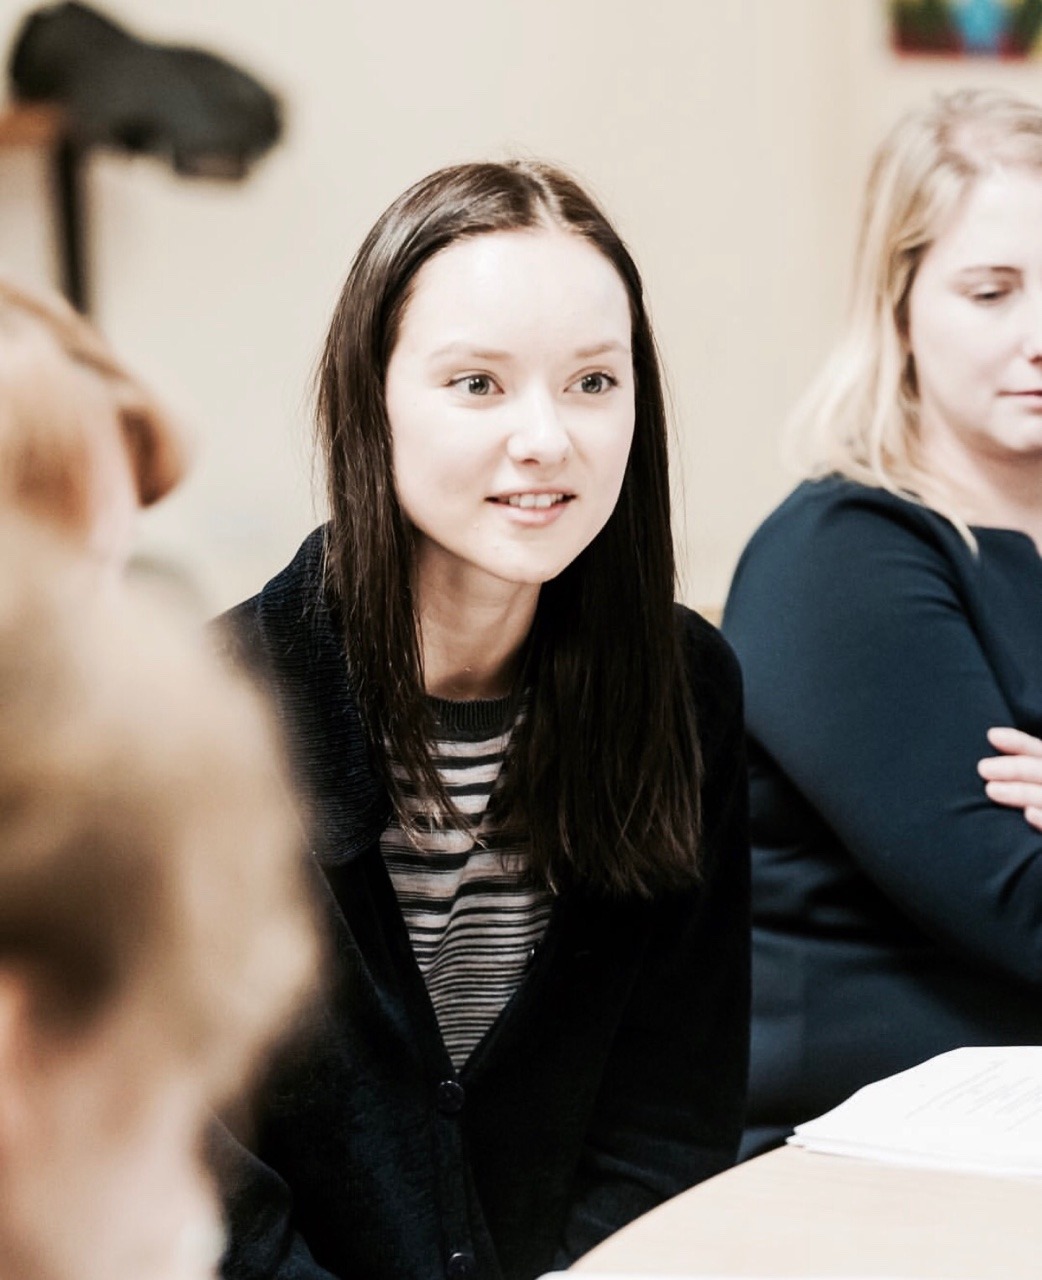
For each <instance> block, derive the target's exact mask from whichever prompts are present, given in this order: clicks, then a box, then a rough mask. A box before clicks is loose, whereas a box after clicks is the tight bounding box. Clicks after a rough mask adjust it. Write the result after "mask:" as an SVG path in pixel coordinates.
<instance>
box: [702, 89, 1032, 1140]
mask: <svg viewBox="0 0 1042 1280" xmlns="http://www.w3.org/2000/svg"><path fill="white" fill-rule="evenodd" d="M800 416H801V418H802V420H803V422H804V423H805V426H806V432H805V437H804V438H805V439H806V440H808V441H809V442H810V451H811V459H812V465H811V478H810V479H809V480H807V481H806V482H805V483H803V484H802V485H801V486H800V487H799V488H798V489H797V490H796V491H795V492H794V493H793V494H792V495H791V496H790V497H789V498H788V499H787V500H786V501H785V502H784V503H783V504H782V505H781V507H779V508H778V510H777V511H775V512H774V513H773V514H772V515H771V516H770V517H769V518H768V519H767V521H766V522H765V523H764V525H763V526H762V527H761V528H760V530H759V531H758V532H757V533H756V534H755V535H754V537H753V539H752V541H751V542H750V544H749V546H748V547H747V549H746V551H745V553H744V555H743V557H742V559H741V562H740V564H739V567H738V570H737V573H736V575H735V579H734V583H733V586H732V590H731V595H730V598H729V600H728V604H727V609H726V612H725V620H724V630H725V633H726V635H727V636H728V638H729V639H730V641H731V643H732V644H733V645H734V647H735V650H736V651H737V653H738V656H739V659H740V661H741V663H742V666H743V668H744V673H745V680H746V700H747V725H748V733H749V742H750V749H751V760H750V765H751V773H752V791H751V795H752V823H753V826H752V835H753V844H754V879H755V889H754V894H755V907H754V915H755V940H754V950H755V960H754V1015H753V1049H752V1080H751V1104H750V1116H749V1128H748V1129H747V1132H746V1136H745V1143H744V1151H745V1153H746V1154H751V1153H753V1152H755V1151H757V1150H760V1149H763V1148H764V1147H766V1146H769V1145H771V1144H773V1143H774V1142H776V1141H779V1140H780V1139H781V1138H782V1137H783V1135H784V1134H785V1133H787V1132H788V1131H789V1130H790V1129H791V1128H792V1126H793V1125H794V1124H796V1123H798V1122H799V1121H801V1120H805V1119H807V1118H808V1117H810V1116H812V1115H813V1114H815V1113H818V1112H820V1111H822V1110H824V1109H826V1108H828V1107H830V1106H832V1105H833V1104H835V1103H837V1102H839V1101H840V1100H841V1099H842V1098H843V1097H845V1096H846V1095H848V1094H849V1093H850V1092H852V1091H853V1090H854V1089H856V1088H858V1087H859V1086H861V1085H863V1084H865V1083H867V1082H868V1081H870V1080H872V1079H875V1078H878V1077H880V1076H884V1075H887V1074H889V1073H891V1072H894V1071H899V1070H901V1069H903V1068H906V1067H910V1066H912V1065H913V1064H914V1063H917V1062H920V1061H922V1060H923V1059H925V1058H928V1057H930V1056H932V1055H934V1054H937V1053H940V1052H943V1051H944V1050H947V1049H951V1048H953V1047H956V1046H959V1045H966V1044H988V1043H1036V1042H1042V833H1040V827H1042V820H1040V808H1042V785H1040V783H1042V767H1040V766H1042V759H1040V753H1042V743H1040V742H1039V740H1038V738H1039V735H1040V734H1042V557H1040V554H1039V548H1040V547H1042V110H1040V109H1039V108H1038V107H1036V106H1034V105H1031V104H1029V103H1026V102H1022V101H1019V100H1017V99H1014V98H1011V97H1007V96H1002V95H998V94H995V93H978V92H963V93H958V94H954V95H952V96H949V97H946V98H941V99H939V100H938V101H937V102H936V103H935V104H934V105H932V106H931V107H929V108H928V109H926V110H923V111H919V112H916V113H914V114H912V115H910V116H909V117H908V118H906V119H905V120H903V121H902V122H901V123H900V124H899V125H898V126H897V128H896V129H895V130H894V132H893V133H892V134H891V136H890V137H889V138H888V139H887V140H886V142H885V143H884V144H883V147H882V149H881V150H880V152H879V154H878V157H877V159H876V161H875V165H874V168H873V170H872V174H871V178H870V181H869V186H868V192H867V200H866V207H865V214H864V221H863V227H862V234H861V242H860V247H859V253H858V261H857V269H856V273H855V280H854V293H853V304H852V308H851V312H850V318H849V321H848V325H847V330H846V334H845V336H844V339H843V341H842V343H841V345H840V346H839V348H838V351H837V353H836V355H835V357H834V358H833V359H832V361H831V362H830V363H829V364H828V366H827V368H826V369H825V371H824V373H823V375H822V377H821V379H820V381H819V382H818V383H817V385H816V386H815V387H814V388H813V390H812V391H811V393H810V395H809V396H808V399H807V400H806V402H805V404H804V406H803V410H802V413H801V415H800ZM989 741H990V743H991V747H992V748H993V749H995V750H997V751H998V752H999V755H998V756H996V757H991V758H989V759H987V760H984V761H982V760H981V757H982V756H983V755H986V754H987V753H988V751H989ZM981 775H983V777H984V779H987V780H988V782H987V789H985V783H984V782H983V781H982V776H981Z"/></svg>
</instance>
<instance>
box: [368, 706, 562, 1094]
mask: <svg viewBox="0 0 1042 1280" xmlns="http://www.w3.org/2000/svg"><path fill="white" fill-rule="evenodd" d="M430 701H431V705H432V706H433V708H434V712H435V716H436V722H437V737H436V739H435V741H434V744H433V758H434V763H435V767H436V768H437V770H438V774H439V776H440V777H441V779H442V781H443V782H444V783H445V788H446V790H447V791H448V793H449V795H450V796H451V797H452V800H453V802H454V803H455V805H456V807H457V808H458V809H459V811H460V813H461V814H462V815H463V817H464V819H465V825H463V826H462V827H461V825H460V824H459V823H458V822H455V821H449V822H447V821H445V820H444V817H443V816H439V815H431V814H430V813H425V812H424V811H423V808H422V806H421V804H420V803H419V801H418V799H417V798H416V796H415V793H414V792H413V791H412V789H411V788H410V786H409V784H408V783H407V782H405V781H404V774H403V772H402V770H401V768H400V767H399V766H398V765H397V764H396V763H395V762H394V761H393V760H392V762H391V768H392V770H393V772H394V775H395V777H396V778H397V779H399V781H400V782H401V784H402V786H403V791H404V797H405V806H406V809H407V810H408V812H409V813H410V815H412V817H413V821H414V828H413V830H412V831H411V832H409V833H408V834H407V833H406V832H404V831H403V830H402V828H401V826H400V825H399V824H398V822H397V820H392V822H391V824H390V826H388V827H387V829H386V830H385V831H384V833H383V835H382V836H381V838H380V845H381V848H382V850H383V855H384V859H385V862H386V864H387V870H388V873H389V875H390V877H391V883H392V884H393V885H394V889H395V892H396V894H397V895H398V904H399V906H400V907H401V911H402V915H403V917H404V918H405V923H406V926H407V927H408V930H409V938H410V941H411V942H412V949H413V954H414V955H415V957H416V963H417V964H418V965H419V968H420V972H421V973H422V974H423V979H424V982H425V983H426V984H427V991H428V994H429V995H430V998H431V1003H432V1004H433V1006H434V1012H435V1014H436V1015H437V1019H438V1026H439V1027H440V1028H441V1034H442V1039H443V1040H444V1042H445V1047H446V1049H447V1050H448V1052H449V1057H450V1058H451V1059H452V1063H453V1065H454V1066H455V1068H456V1069H457V1071H458V1070H459V1069H460V1068H461V1067H462V1065H463V1064H464V1062H466V1060H467V1058H468V1057H469V1056H470V1054H471V1053H472V1051H473V1050H474V1048H475V1046H476V1045H477V1043H478V1041H479V1040H480V1039H481V1038H482V1036H483V1035H484V1034H485V1032H486V1031H487V1030H488V1029H489V1027H491V1026H492V1024H493V1022H494V1021H495V1020H496V1018H497V1016H498V1015H499V1013H500V1011H501V1010H502V1008H503V1007H504V1005H505V1004H506V1003H507V1001H508V1000H509V999H510V997H511V996H512V995H513V994H514V992H515V991H516V990H517V988H518V987H519V986H520V985H521V979H522V978H523V976H524V972H525V968H526V966H527V964H528V962H529V959H530V956H531V952H532V950H533V948H534V947H535V946H536V944H537V943H538V942H539V940H540V938H541V937H542V936H543V932H544V931H545V929H546V924H547V920H548V919H549V916H550V905H551V898H550V895H549V894H548V893H547V892H546V891H545V890H542V889H537V888H534V887H533V886H531V885H530V884H528V883H526V881H525V875H524V871H525V851H524V849H523V848H521V847H519V846H517V845H514V846H511V845H509V844H508V843H507V842H506V841H505V840H503V839H501V838H499V837H498V836H497V834H496V832H495V831H494V830H492V829H490V828H489V827H488V826H487V824H485V821H484V820H485V814H486V810H487V808H488V801H489V796H490V794H491V792H492V789H493V787H494V786H495V784H496V780H497V779H498V777H499V773H500V770H501V768H502V765H503V757H504V754H505V752H506V749H507V746H508V744H509V741H510V734H511V730H512V727H513V726H512V723H511V722H510V716H511V700H510V699H506V698H503V699H493V700H488V701H476V702H449V701H446V700H444V699H441V698H432V699H430Z"/></svg>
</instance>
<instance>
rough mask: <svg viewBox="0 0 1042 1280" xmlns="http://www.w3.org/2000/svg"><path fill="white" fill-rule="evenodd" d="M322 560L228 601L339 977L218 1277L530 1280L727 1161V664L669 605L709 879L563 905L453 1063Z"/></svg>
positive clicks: (311, 555)
mask: <svg viewBox="0 0 1042 1280" xmlns="http://www.w3.org/2000/svg"><path fill="white" fill-rule="evenodd" d="M321 551H322V545H321V531H319V532H317V533H316V534H313V535H312V536H311V537H310V538H309V539H308V541H307V542H306V543H305V544H304V546H303V547H302V549H301V551H300V553H299V554H298V556H297V558H296V560H295V561H294V562H293V564H292V565H290V567H289V568H288V569H287V570H285V571H284V572H283V573H282V574H281V575H280V576H279V577H277V578H275V579H274V580H273V581H272V582H271V583H269V584H268V586H267V587H266V588H265V589H264V591H263V592H261V594H260V595H259V596H257V597H255V598H254V599H252V600H249V601H247V602H246V603H245V604H243V605H241V606H239V607H238V608H237V609H235V610H234V611H233V612H232V613H231V614H230V615H228V617H229V620H230V623H231V625H232V628H233V632H234V634H235V636H236V638H237V644H238V646H239V648H240V650H241V652H242V654H243V656H244V658H245V660H246V661H247V662H248V663H249V664H250V665H252V666H253V667H255V668H259V669H260V670H262V671H265V672H266V673H267V676H268V678H269V680H270V682H271V684H272V687H273V689H274V693H275V697H276V702H277V706H278V709H279V712H280V715H281V718H282V719H283V721H284V723H285V726H286V728H287V730H288V734H289V737H290V741H291V746H292V749H293V752H294V755H295V758H296V763H297V767H298V769H299V772H300V777H301V780H302V783H303V786H304V788H305V791H306V793H307V794H308V795H309V796H310V799H311V803H312V806H313V835H312V840H313V845H314V849H315V855H316V858H317V861H318V863H319V864H320V866H321V868H322V871H323V873H324V874H323V876H322V881H323V886H324V892H325V894H326V898H327V902H328V907H329V916H330V920H331V924H332V939H333V949H334V954H335V960H336V969H337V973H336V983H335V989H334V991H333V992H332V995H331V998H330V1000H329V1005H328V1008H327V1009H326V1011H325V1016H324V1019H323V1022H322V1026H321V1028H320V1031H319V1034H318V1036H317V1037H316V1038H313V1039H312V1040H311V1042H310V1043H309V1044H308V1046H307V1047H306V1049H305V1050H303V1051H301V1052H300V1053H298V1055H297V1061H296V1062H295V1063H291V1064H287V1066H286V1067H285V1068H284V1069H283V1071H282V1072H281V1074H280V1077H279V1079H278V1080H277V1082H276V1083H275V1085H274V1087H273V1088H272V1090H271V1091H270V1096H269V1097H268V1098H267V1101H266V1109H265V1114H264V1120H263V1125H262V1127H261V1130H260V1133H259V1140H258V1142H257V1143H256V1144H255V1151H256V1155H257V1159H251V1160H250V1161H249V1163H248V1165H246V1166H245V1167H244V1168H240V1170H239V1186H238V1189H237V1191H236V1193H235V1194H234V1195H233V1197H232V1200H231V1209H232V1213H231V1222H232V1244H231V1249H230V1252H229V1255H228V1257H227V1259H226V1262H225V1268H224V1270H225V1275H226V1276H228V1277H234V1278H235V1280H246V1278H247V1277H249V1278H250V1280H254V1278H256V1277H271V1276H278V1277H279V1278H280V1280H290V1278H291V1277H292V1278H293V1280H305V1278H307V1280H312V1278H313V1277H318V1276H324V1275H326V1274H327V1273H328V1274H332V1275H334V1276H337V1277H343V1278H350V1280H355V1278H356V1277H364V1278H365V1280H380V1278H381V1277H386V1278H387V1280H392V1277H393V1280H442V1278H443V1277H445V1276H448V1277H450V1278H451V1280H469V1278H470V1277H476V1276H481V1277H488V1280H495V1278H497V1277H500V1276H503V1277H509V1278H510V1280H515V1278H516V1280H527V1278H528V1277H532V1276H536V1275H538V1274H539V1273H540V1272H542V1271H544V1270H546V1269H548V1268H550V1267H551V1266H564V1265H567V1264H568V1263H570V1262H571V1261H572V1260H573V1259H575V1258H576V1257H578V1256H579V1255H580V1254H582V1253H583V1252H585V1251H586V1250H587V1249H589V1248H591V1247H592V1246H593V1245H594V1244H596V1243H597V1242H598V1241H600V1240H601V1239H603V1238H604V1237H605V1236H607V1235H609V1234H610V1233H611V1232H613V1231H615V1230H616V1229H617V1228H619V1227H621V1226H623V1225H624V1224H625V1223H627V1222H629V1221H630V1220H631V1219H632V1218H634V1217H636V1216H637V1215H639V1214H641V1213H643V1212H644V1211H645V1210H647V1209H650V1208H651V1207H653V1206H654V1205H656V1204H658V1203H659V1202H660V1201H662V1200H664V1199H666V1198H667V1197H668V1196H671V1195H673V1194H674V1193H676V1192H678V1191H681V1190H682V1189H684V1188H685V1187H688V1186H690V1185H691V1184H693V1183H695V1182H698V1181H699V1180H700V1179H702V1178H705V1177H707V1176H709V1175H710V1174H713V1173H717V1172H719V1171H720V1170H722V1169H725V1168H727V1167H728V1165H730V1164H731V1163H732V1162H733V1160H734V1157H735V1152H736V1149H737V1142H738V1136H739V1132H740V1126H741V1114H742V1110H743V1104H744V1098H745V1081H746V1061H747V1048H748V1044H747V1039H748V945H749V944H748V928H749V922H748V858H747V845H746V830H745V821H746V819H745V809H746V798H745V771H744V759H743V743H742V729H741V691H740V683H739V675H738V669H737V665H736V663H735V661H734V658H733V655H732V654H731V653H730V651H729V649H728V648H727V646H726V645H725V644H724V642H723V641H722V640H721V638H720V636H719V634H718V633H717V632H716V631H714V630H713V628H711V627H710V626H709V625H708V624H707V623H706V622H704V621H703V620H702V619H701V618H699V617H697V616H696V615H694V614H692V613H690V612H688V611H686V610H685V611H682V613H681V618H682V624H683V626H684V627H685V629H686V631H687V635H688V637H689V640H690V646H689V648H690V652H691V656H692V680H693V686H694V689H695V691H696V698H697V710H698V714H699V717H700V721H699V723H700V729H701V734H702V750H703V753H704V758H705V786H704V819H705V857H706V863H705V867H706V874H705V879H704V883H703V884H702V886H701V887H700V888H699V889H698V890H691V891H688V892H684V893H677V894H673V895H670V896H663V897H659V898H656V899H655V900H653V901H650V902H644V901H628V902H614V903H609V902H605V901H600V900H596V899H592V898H586V897H584V896H583V895H581V894H579V893H574V894H568V895H565V896H562V897H559V898H557V899H556V900H555V903H554V907H553V911H552V914H551V919H550V922H549V925H548V928H547V932H546V935H545V938H544V940H543V942H542V944H541V945H540V946H539V948H538V950H537V951H536V953H535V955H534V957H533V960H532V963H531V966H530V969H529V971H528V974H527V976H526V978H525V980H524V982H523V983H522V985H521V988H520V989H519V990H518V991H517V993H516V994H515V996H514V997H513V999H512V1000H511V1001H510V1003H509V1004H508V1005H507V1007H506V1009H505V1010H504V1011H503V1013H502V1014H501V1015H500V1017H499V1018H498V1019H497V1021H496V1022H495V1024H494V1026H493V1027H492V1028H491V1029H490V1031H489V1032H488V1034H487V1035H486V1036H485V1038H484V1039H483V1040H482V1042H481V1043H480V1044H479V1045H478V1047H477V1048H476V1050H475V1051H474V1053H473V1054H472V1056H471V1058H470V1059H469V1060H468V1062H467V1063H466V1064H465V1066H464V1067H463V1069H462V1071H460V1072H459V1074H458V1075H457V1074H456V1072H454V1071H453V1068H452V1064H451V1062H450V1061H449V1058H448V1054H447V1052H446V1050H445V1047H444V1045H443V1043H442V1040H441V1036H440V1034H439V1031H438V1026H437V1022H436V1019H435V1015H434V1012H433V1009H432V1007H431V1003H430V1000H429V999H428V996H427V992H426V989H425V987H424V983H423V978H422V976H421V975H420V972H419V970H418V968H417V966H416V963H415V961H414V959H413V954H412V950H411V947H410V944H409V938H408V934H407V931H406V928H405V925H404V923H403V920H402V916H401V912H400V911H399V909H398V905H397V901H396V899H395V895H394V890H393V888H392V886H391V884H390V881H389V879H388V876H387V873H386V871H385V869H384V864H383V860H382V858H381V855H380V850H379V843H378V842H379V837H380V833H381V831H382V829H383V827H384V826H385V824H386V822H387V819H388V816H389V808H388V800H387V796H386V794H385V792H384V790H383V788H382V787H381V785H380V784H379V783H378V781H377V779H376V777H375V776H374V773H373V771H372V769H371V767H370V762H369V757H368V753H367V748H366V745H365V740H364V735H363V732H362V726H361V723H360V720H359V714H358V711H357V708H356V705H355V702H354V699H353V697H352V694H351V690H350V687H349V683H348V672H347V665H346V661H345V658H344V653H343V649H342V645H341V642H340V640H339V638H338V635H337V631H336V627H335V625H334V622H333V617H332V615H331V612H330V610H329V608H328V606H327V604H326V602H325V599H324V596H323V592H322V589H321V585H320V569H321ZM305 1242H306V1243H305Z"/></svg>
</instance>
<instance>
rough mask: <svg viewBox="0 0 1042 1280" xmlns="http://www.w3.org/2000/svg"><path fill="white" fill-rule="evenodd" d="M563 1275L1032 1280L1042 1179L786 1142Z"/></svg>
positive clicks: (634, 1226)
mask: <svg viewBox="0 0 1042 1280" xmlns="http://www.w3.org/2000/svg"><path fill="white" fill-rule="evenodd" d="M573 1270H575V1271H589V1272H615V1273H619V1272H629V1273H661V1274H673V1275H676V1274H681V1273H686V1274H688V1275H693V1274H702V1275H720V1276H880V1277H882V1276H901V1277H913V1276H914V1277H944V1278H945V1280H1039V1278H1040V1277H1042V1179H1028V1178H984V1177H977V1176H972V1175H969V1174H958V1173H932V1172H925V1171H921V1170H913V1169H900V1168H893V1167H890V1166H885V1165H879V1164H873V1163H871V1162H868V1161H863V1160H852V1159H846V1158H843V1157H839V1156H822V1155H814V1154H811V1153H809V1152H806V1151H801V1150H797V1149H796V1148H793V1147H786V1148H783V1149H782V1150H779V1151H771V1152H769V1153H768V1154H767V1155H764V1156H760V1157H758V1158H757V1159H756V1160H750V1161H749V1162H748V1163H747V1164H743V1165H739V1166H738V1167H737V1168H735V1169H731V1170H729V1171H728V1172H727V1173H723V1174H720V1176H719V1177H716V1178H711V1179H710V1180H709V1181H708V1182H703V1183H702V1184H701V1186H698V1187H693V1188H692V1189H691V1190H690V1191H686V1192H685V1193H684V1194H683V1195H679V1196H677V1197H676V1199H674V1200H670V1201H669V1202H668V1203H667V1204H664V1205H661V1206H660V1207H659V1208H658V1209H655V1210H653V1211H652V1212H651V1213H648V1214H646V1215H645V1216H644V1217H643V1218H640V1219H638V1221H636V1222H633V1223H631V1224H630V1225H629V1226H628V1227H625V1228H623V1230H622V1231H619V1232H617V1233H616V1234H615V1235H614V1236H612V1237H611V1239H609V1240H606V1241H605V1242H604V1243H603V1244H602V1245H599V1246H598V1247H597V1248H596V1249H593V1250H592V1251H591V1252H590V1253H588V1254H587V1255H586V1256H585V1257H584V1258H582V1259H580V1260H579V1262H577V1263H576V1264H575V1266H574V1267H573Z"/></svg>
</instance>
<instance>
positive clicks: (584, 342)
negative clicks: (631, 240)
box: [386, 228, 634, 593]
mask: <svg viewBox="0 0 1042 1280" xmlns="http://www.w3.org/2000/svg"><path fill="white" fill-rule="evenodd" d="M630 329H631V321H630V309H629V299H628V296H627V293H626V289H625V286H624V285H623V283H622V280H621V279H620V277H619V275H618V273H617V272H616V270H615V268H614V267H613V266H612V264H611V263H610V262H609V261H608V259H607V258H605V257H604V255H603V254H601V253H600V252H599V250H597V249H596V248H594V247H593V246H592V245H591V244H590V243H589V242H588V241H586V240H585V239H583V238H582V237H580V236H578V235H572V234H569V233H567V232H564V231H561V230H558V229H556V228H553V229H551V228H539V229H537V230H526V231H505V232H492V233H489V234H486V235H479V236H475V237H473V238H471V239H466V240H461V241H458V242H456V243H455V244H453V245H451V246H450V247H449V248H447V249H445V250H443V251H442V252H441V253H439V254H437V255H436V256H435V257H434V258H432V259H430V260H429V261H428V262H427V263H426V264H425V265H424V266H423V268H422V269H421V270H420V272H419V274H418V275H417V277H416V281H415V284H414V287H413V290H412V295H411V298H410V300H409V302H408V304H407V306H406V308H405V313H404V315H403V317H402V322H401V329H400V333H399V336H398V342H397V345H396V346H395V348H394V351H393V353H392V356H391V359H390V363H389V366H388V370H387V383H386V396H387V412H388V417H389V419H390V424H391V433H392V444H393V455H394V472H395V482H396V486H397V491H398V497H399V499H400V501H401V504H402V507H403V509H404V511H405V513H406V515H407V516H408V518H409V520H410V521H411V522H412V523H413V525H414V526H415V527H416V529H417V530H418V532H419V544H418V565H419V572H420V576H421V582H428V583H429V582H431V581H436V582H438V583H444V584H451V585H452V586H453V587H454V588H455V589H457V590H459V589H461V588H462V589H463V590H464V591H468V590H474V591H476V592H479V593H480V592H485V591H487V590H488V588H489V587H490V586H492V587H493V588H495V587H497V586H498V585H499V584H513V585H514V586H516V585H517V584H523V585H526V586H534V587H536V588H538V586H539V584H541V583H544V582H546V581H548V580H549V579H551V578H553V577H555V576H556V575H557V574H559V573H560V572H561V570H562V569H564V568H565V567H566V566H567V565H568V564H570V563H571V562H572V561H573V560H574V559H575V558H576V556H578V555H579V553H580V552H581V551H582V550H583V549H584V548H585V547H586V546H588V545H589V543H590V542H591V541H592V540H593V539H594V537H595V536H596V535H597V533H598V532H599V531H600V530H601V529H602V528H603V526H604V524H605V522H606V521H607V519H608V517H609V516H610V515H611V513H612V510H613V509H614V507H615V503H616V501H617V499H618V496H619V490H620V488H621V486H622V479H623V475H624V473H625V470H626V462H627V458H628V457H629V450H630V443H631V441H632V439H633V425H634V389H633V358H632V353H631V341H630Z"/></svg>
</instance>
